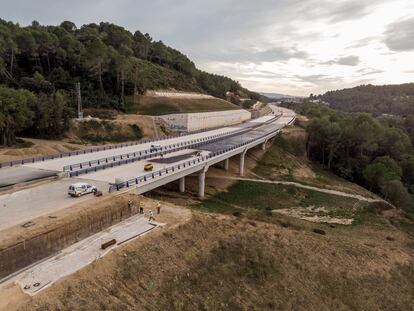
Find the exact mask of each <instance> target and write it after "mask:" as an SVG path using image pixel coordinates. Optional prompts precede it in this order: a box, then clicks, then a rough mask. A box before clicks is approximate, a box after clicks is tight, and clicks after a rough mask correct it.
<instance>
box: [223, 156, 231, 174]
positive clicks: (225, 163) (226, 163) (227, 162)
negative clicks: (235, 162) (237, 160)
mask: <svg viewBox="0 0 414 311" xmlns="http://www.w3.org/2000/svg"><path fill="white" fill-rule="evenodd" d="M229 160H230V159H226V160H224V170H225V171H228V170H229V162H230V161H229Z"/></svg>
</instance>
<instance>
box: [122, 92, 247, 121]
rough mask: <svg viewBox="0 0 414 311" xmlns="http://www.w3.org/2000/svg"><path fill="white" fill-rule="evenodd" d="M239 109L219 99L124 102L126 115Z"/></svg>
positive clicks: (144, 98)
mask: <svg viewBox="0 0 414 311" xmlns="http://www.w3.org/2000/svg"><path fill="white" fill-rule="evenodd" d="M234 109H240V107H239V106H237V105H234V104H232V103H230V102H228V101H225V100H222V99H219V98H201V99H199V98H195V99H193V98H168V97H151V96H135V98H134V97H128V98H127V100H126V111H127V113H139V114H143V115H153V116H157V115H164V114H170V113H185V112H210V111H225V110H234Z"/></svg>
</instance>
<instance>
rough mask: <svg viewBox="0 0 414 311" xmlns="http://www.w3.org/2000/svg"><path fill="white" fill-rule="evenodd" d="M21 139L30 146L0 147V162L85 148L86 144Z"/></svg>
mask: <svg viewBox="0 0 414 311" xmlns="http://www.w3.org/2000/svg"><path fill="white" fill-rule="evenodd" d="M23 140H24V141H27V142H29V145H30V146H27V147H19V146H17V147H13V148H7V147H1V148H0V162H4V161H11V160H19V159H25V158H30V157H37V156H43V155H48V154H55V153H63V152H68V151H73V150H78V149H84V148H87V146H84V145H80V144H74V143H69V142H64V141H61V140H46V139H34V138H23Z"/></svg>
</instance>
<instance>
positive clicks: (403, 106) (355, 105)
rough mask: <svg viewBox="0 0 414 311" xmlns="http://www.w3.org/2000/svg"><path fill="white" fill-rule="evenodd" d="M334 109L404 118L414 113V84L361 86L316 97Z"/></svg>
mask: <svg viewBox="0 0 414 311" xmlns="http://www.w3.org/2000/svg"><path fill="white" fill-rule="evenodd" d="M318 97H319V98H321V99H322V100H324V101H326V102H328V103H329V104H330V106H331V107H332V108H334V109H340V110H344V111H349V112H370V113H373V114H374V115H380V114H394V115H400V116H405V115H408V114H412V113H414V83H406V84H399V85H378V86H375V85H371V84H368V85H361V86H357V87H354V88H349V89H343V90H337V91H329V92H327V93H325V94H323V95H320V96H318Z"/></svg>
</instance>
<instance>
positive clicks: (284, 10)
mask: <svg viewBox="0 0 414 311" xmlns="http://www.w3.org/2000/svg"><path fill="white" fill-rule="evenodd" d="M411 2H412V1H407V0H336V1H332V0H256V1H251V0H208V1H205V0H152V1H144V0H118V1H113V0H95V1H84V0H72V1H71V5H69V6H68V5H67V3H66V1H56V0H37V1H30V0H17V1H6V0H0V7H1V9H2V12H1V13H2V14H1V18H3V19H5V20H11V21H14V22H19V23H20V24H21V25H27V24H30V23H31V21H32V20H38V21H39V22H40V23H42V24H51V25H56V24H59V23H60V22H61V21H63V20H71V21H73V22H75V23H76V24H77V26H78V27H80V26H81V25H82V24H84V23H91V22H96V23H99V22H100V21H108V22H111V23H116V24H119V25H121V26H123V27H125V28H127V29H129V30H130V31H131V32H134V31H136V30H140V31H141V32H143V33H145V32H148V33H149V34H150V35H151V36H152V37H153V38H154V40H162V41H163V42H164V43H166V44H168V45H170V46H172V47H174V48H176V49H178V50H180V51H182V52H183V53H185V54H186V55H188V56H189V58H190V59H191V60H193V61H194V62H195V63H196V65H197V66H198V67H199V68H200V69H202V70H207V71H211V72H214V73H217V74H223V75H228V76H230V77H232V78H234V79H237V80H240V81H241V82H242V83H243V85H244V86H246V87H249V88H251V89H252V90H254V89H266V90H267V91H275V92H281V93H283V92H285V93H290V92H292V93H293V94H297V95H301V94H304V93H307V92H314V93H315V92H320V91H326V90H328V89H330V88H337V87H342V86H345V85H354V84H355V83H357V82H358V81H362V80H358V79H361V78H364V76H367V77H371V76H372V77H375V78H376V79H377V81H378V82H381V83H398V82H400V81H402V80H404V79H412V74H411V73H404V70H407V69H410V68H407V66H409V65H410V59H412V57H413V56H414V54H410V53H399V52H400V51H409V50H411V49H412V45H413V44H414V38H413V30H412V29H414V25H413V22H412V18H411V19H409V18H406V19H404V20H402V21H398V22H394V23H391V24H389V25H388V26H387V27H386V25H387V24H388V23H390V22H392V21H393V20H396V18H397V17H398V16H402V15H403V14H406V12H412V9H413V5H412V3H411ZM410 3H411V4H410ZM45 7H47V8H48V9H47V10H44V8H45ZM410 10H411V11H410ZM384 30H385V32H384ZM383 42H384V43H385V44H386V45H384V43H383ZM387 46H388V48H387ZM377 48H379V49H377ZM346 49H350V50H346ZM384 52H387V53H384ZM389 53H393V55H389ZM362 61H363V64H362ZM406 64H408V65H406ZM361 65H364V66H366V67H367V69H366V70H365V71H361V72H356V70H357V69H359V68H360V67H362V66H361ZM401 68H402V69H401ZM380 71H383V74H381V72H380ZM244 83H246V84H244ZM272 88H273V90H272Z"/></svg>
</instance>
